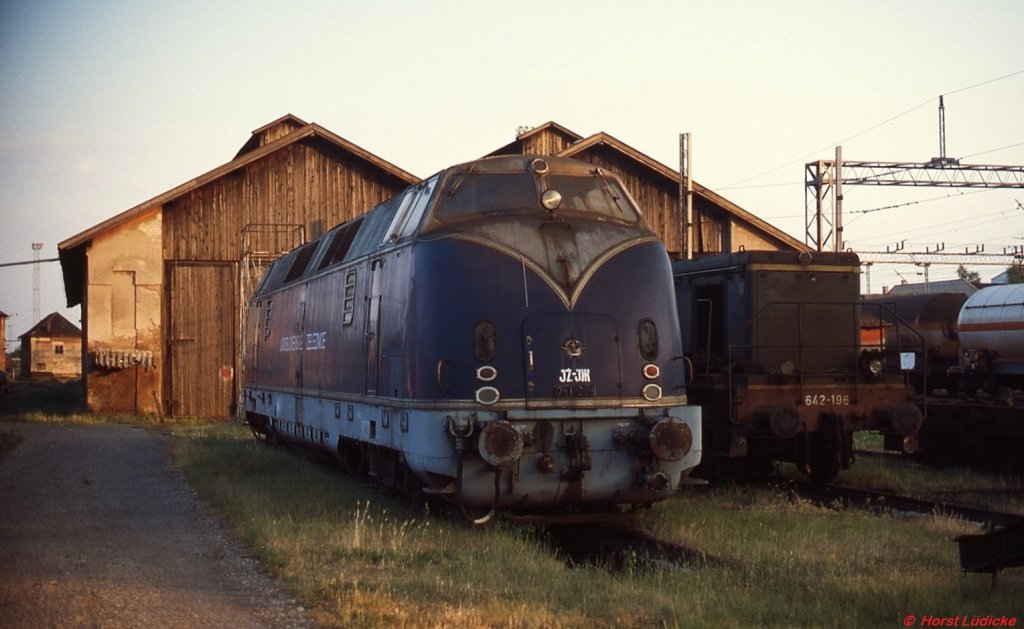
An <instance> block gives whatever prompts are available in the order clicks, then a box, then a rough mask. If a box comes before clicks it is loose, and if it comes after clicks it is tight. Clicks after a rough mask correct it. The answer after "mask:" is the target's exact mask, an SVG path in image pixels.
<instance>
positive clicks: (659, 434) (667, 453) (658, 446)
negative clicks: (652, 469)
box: [648, 417, 693, 461]
mask: <svg viewBox="0 0 1024 629" xmlns="http://www.w3.org/2000/svg"><path fill="white" fill-rule="evenodd" d="M648 441H649V443H650V444H651V450H652V451H653V452H654V456H656V457H658V458H659V459H661V460H662V461H678V460H679V459H681V458H683V457H684V456H686V455H687V454H689V453H690V449H691V448H692V447H693V432H692V431H691V430H690V426H689V425H687V424H686V422H684V421H683V420H681V419H677V418H675V417H666V418H664V419H662V420H660V421H659V422H658V423H657V424H655V425H654V428H652V429H651V435H650V438H649V439H648Z"/></svg>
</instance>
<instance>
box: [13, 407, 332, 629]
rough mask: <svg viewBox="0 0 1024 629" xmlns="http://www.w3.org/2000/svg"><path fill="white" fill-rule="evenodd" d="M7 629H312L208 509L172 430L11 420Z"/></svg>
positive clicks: (296, 605) (300, 610)
mask: <svg viewBox="0 0 1024 629" xmlns="http://www.w3.org/2000/svg"><path fill="white" fill-rule="evenodd" d="M0 432H4V433H15V434H18V435H21V436H23V437H24V441H22V443H21V444H20V445H19V446H18V447H17V448H15V449H14V451H13V452H11V453H9V454H8V456H7V457H6V458H5V459H4V460H3V461H2V462H0V627H83V626H86V627H93V626H95V627H143V626H145V627H171V626H173V627H182V626H186V627H199V626H202V627H212V626H216V627H307V626H312V623H311V621H310V620H309V618H308V617H307V616H306V614H305V613H304V610H302V608H301V607H299V606H298V604H297V603H296V602H295V601H294V600H292V599H291V598H289V597H288V596H287V595H285V594H284V593H283V592H282V591H281V589H280V588H279V587H278V586H277V584H276V583H275V582H274V581H273V580H272V579H271V578H270V577H268V576H267V575H265V574H263V573H262V572H261V571H260V568H259V565H258V564H257V562H256V561H255V560H253V559H252V558H250V557H248V556H246V554H245V553H244V551H243V549H242V548H241V546H240V545H239V544H238V543H237V541H236V540H234V539H233V538H232V537H231V536H230V535H228V534H227V533H226V532H225V531H224V530H223V528H222V527H221V525H220V524H219V523H218V521H217V520H216V519H215V518H213V517H211V515H210V514H209V513H208V512H207V511H206V510H205V509H204V508H203V507H202V506H201V505H199V504H198V503H197V501H196V499H195V497H194V496H193V495H192V493H191V491H190V490H189V488H188V487H187V486H186V484H185V482H184V480H183V479H182V478H181V476H180V475H179V474H178V473H176V472H175V471H174V470H173V469H172V468H171V466H170V464H169V463H168V461H167V456H166V451H165V447H164V439H165V437H163V436H162V435H159V434H157V433H154V432H149V431H146V430H142V429H139V428H132V427H127V426H51V425H39V424H19V423H6V422H0Z"/></svg>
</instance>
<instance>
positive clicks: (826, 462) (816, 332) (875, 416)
mask: <svg viewBox="0 0 1024 629" xmlns="http://www.w3.org/2000/svg"><path fill="white" fill-rule="evenodd" d="M673 273H674V276H675V287H676V294H677V300H678V307H679V319H680V325H681V328H682V334H683V341H684V344H686V346H687V348H688V350H689V353H688V354H687V355H688V357H689V359H690V361H691V363H692V373H693V376H692V382H690V383H688V386H687V393H688V395H689V400H690V402H691V403H694V404H699V405H701V406H702V407H703V425H704V430H703V436H704V459H705V462H706V463H707V465H706V467H708V468H709V469H710V470H711V471H713V472H714V471H718V472H723V473H737V472H741V471H744V472H745V471H748V470H750V469H754V470H757V469H763V468H765V467H767V466H770V465H772V462H773V461H783V462H792V463H795V464H796V465H797V466H798V467H799V468H800V469H801V470H802V471H803V472H804V473H806V474H807V475H808V476H809V477H810V478H811V480H812V481H814V482H816V483H818V484H827V483H828V482H831V481H832V480H833V479H834V478H835V477H836V475H837V474H838V473H839V470H840V469H846V468H849V466H850V464H851V463H852V461H853V445H852V442H853V439H852V436H853V433H854V432H856V431H865V430H870V431H878V432H881V433H882V434H883V435H885V436H886V442H887V444H888V445H895V447H898V448H900V449H903V448H907V449H913V448H914V447H915V443H916V438H917V434H918V431H919V430H920V428H921V422H922V418H923V417H922V413H921V410H920V409H919V408H918V407H917V406H916V405H915V404H914V390H913V387H912V386H910V383H909V381H908V378H909V376H908V373H907V371H906V369H902V368H901V367H906V365H903V366H901V365H898V364H897V365H896V366H895V367H892V366H890V365H888V364H887V363H886V362H885V361H883V360H880V359H879V358H878V357H876V356H874V355H872V354H870V353H867V352H864V351H862V347H861V342H860V335H861V316H860V310H859V297H860V268H859V259H858V258H857V256H856V254H853V253H828V252H813V253H812V252H806V251H805V252H796V251H741V252H736V253H726V254H719V255H712V256H705V257H701V258H697V259H694V260H682V261H677V262H675V263H673ZM908 353H909V352H908Z"/></svg>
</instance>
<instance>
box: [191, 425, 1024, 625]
mask: <svg viewBox="0 0 1024 629" xmlns="http://www.w3.org/2000/svg"><path fill="white" fill-rule="evenodd" d="M176 434H177V438H176V439H175V440H174V441H173V443H172V454H173V457H174V460H175V461H176V462H177V463H178V465H179V466H180V467H181V468H182V469H183V470H184V471H185V473H186V475H187V476H188V477H189V479H190V481H191V482H192V483H193V485H194V486H195V487H197V489H198V490H199V492H200V494H201V495H202V496H203V497H204V498H205V499H206V500H207V501H209V502H210V503H211V504H214V505H215V506H217V508H218V509H221V510H222V511H223V512H224V513H225V514H226V516H227V518H228V520H229V521H230V522H232V523H233V524H234V526H236V527H237V529H238V531H239V533H240V534H241V535H242V537H243V539H244V540H245V541H246V543H247V544H248V545H249V546H250V547H251V548H253V549H255V552H256V553H257V554H258V556H259V557H260V558H261V560H263V561H264V562H265V564H266V565H267V566H268V567H269V568H270V569H271V571H273V572H274V573H275V574H276V575H278V577H279V578H280V579H281V580H282V581H283V582H284V583H286V584H287V585H288V587H290V588H291V589H292V591H293V592H295V593H296V594H297V596H298V597H299V598H300V600H302V601H303V603H304V604H305V605H306V606H307V607H309V608H311V609H315V610H317V611H316V613H317V615H318V620H319V621H320V622H322V623H323V624H325V625H328V626H339V627H340V626H381V625H389V626H390V625H396V626H424V625H426V626H452V625H455V626H510V627H518V626H545V627H583V626H588V627H589V626H598V627H611V626H637V627H647V626H708V625H717V626H748V625H754V626H765V625H775V626H832V625H851V626H856V625H879V624H881V625H884V626H892V625H893V624H894V623H899V622H901V621H902V619H903V618H904V616H905V615H907V614H917V615H923V614H931V615H933V616H939V615H956V614H960V615H962V614H965V613H966V614H980V615H985V614H996V615H999V614H1005V615H1013V614H1018V615H1019V614H1021V613H1022V609H1021V603H1020V601H1021V600H1024V574H1022V572H1021V571H1019V570H1016V571H1015V570H1009V571H1006V572H1004V573H1003V574H1002V575H1001V576H1000V582H999V588H998V589H997V590H995V591H992V590H990V589H989V579H988V577H987V576H985V575H966V576H964V575H961V573H960V570H959V567H958V561H957V554H956V553H957V550H956V545H955V544H954V543H953V542H952V538H953V537H955V536H956V535H960V534H964V533H970V532H975V531H976V529H975V528H974V527H973V525H971V524H968V523H964V522H960V521H957V520H953V519H949V518H946V517H940V516H927V517H914V518H904V519H895V518H891V517H885V516H878V515H873V514H870V513H867V512H861V511H835V510H831V509H826V508H822V507H818V506H815V505H813V504H811V503H809V502H807V501H804V500H803V499H800V498H798V497H796V496H793V495H790V494H787V493H785V492H780V491H779V490H774V489H771V488H763V487H761V488H757V487H727V486H723V487H718V488H713V489H710V490H708V491H703V492H699V493H692V494H681V495H679V496H677V497H674V498H673V499H671V500H669V501H666V502H665V503H662V504H660V505H658V506H656V507H655V508H654V509H652V510H651V512H650V513H649V514H648V516H647V517H646V519H645V526H646V527H647V528H649V529H650V530H651V531H652V532H654V533H655V534H656V535H658V536H660V537H664V538H667V539H672V540H675V541H679V542H681V543H685V544H687V545H691V546H695V547H697V548H700V549H701V550H704V551H706V552H708V553H711V554H712V555H714V556H716V557H718V558H720V559H721V561H720V562H713V563H711V564H709V565H706V566H703V567H699V568H688V569H680V570H669V569H664V570H655V571H650V570H639V569H634V570H627V571H626V572H625V573H618V574H613V573H611V572H609V571H607V570H602V569H599V568H593V567H589V568H586V567H575V568H570V567H568V566H567V565H566V564H565V563H563V562H562V561H560V559H559V558H558V557H557V556H555V555H554V554H553V552H552V551H551V550H550V549H549V548H547V547H546V546H545V545H544V544H543V543H541V542H540V541H538V539H539V536H538V535H537V534H536V531H535V530H534V529H531V528H528V527H518V526H513V525H511V524H508V523H498V525H496V526H489V527H485V528H477V529H473V528H469V527H466V526H464V525H462V524H461V523H458V522H451V521H448V520H445V519H443V518H438V517H434V516H430V515H428V514H423V513H421V512H419V511H417V510H415V509H412V508H411V507H410V506H409V505H407V504H405V503H403V502H399V501H393V500H391V499H390V498H389V497H388V496H386V495H384V494H382V493H381V492H379V491H377V490H375V489H372V488H366V487H363V486H361V485H359V484H357V483H355V482H353V481H352V480H351V479H349V478H347V477H345V476H342V475H340V474H338V473H335V472H333V471H332V470H331V469H329V468H326V467H324V466H321V465H317V464H314V463H311V462H309V461H307V460H305V459H303V458H300V457H298V456H296V455H294V454H292V453H290V452H288V451H286V450H283V449H279V448H271V447H267V446H264V445H262V444H259V443H256V442H255V441H253V440H252V439H251V437H250V436H249V435H248V434H247V433H246V432H245V431H244V430H243V429H242V428H240V427H238V426H228V425H222V426H214V427H206V428H193V429H187V430H182V431H176Z"/></svg>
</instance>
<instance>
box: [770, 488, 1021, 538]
mask: <svg viewBox="0 0 1024 629" xmlns="http://www.w3.org/2000/svg"><path fill="white" fill-rule="evenodd" d="M786 482H787V483H789V484H791V485H792V486H793V487H794V489H795V490H796V491H798V492H799V493H800V495H802V496H804V497H806V498H808V499H811V500H813V501H815V502H817V503H819V504H822V505H831V504H835V503H836V502H837V501H839V502H841V503H842V504H844V505H850V506H856V507H866V508H871V509H881V510H887V511H902V512H911V513H922V514H941V515H947V516H952V517H957V518H961V519H963V520H968V521H971V522H977V523H979V524H982V525H984V526H986V527H989V528H992V527H999V526H1011V525H1013V524H1019V523H1022V522H1024V515H1021V514H1019V513H1010V512H1006V511H993V510H991V509H982V508H980V507H972V506H968V505H962V504H957V503H954V502H946V501H938V500H927V499H922V498H913V497H911V496H903V495H900V494H893V493H888V492H883V491H874V490H868V489H858V488H855V487H845V486H842V485H830V486H828V487H826V488H825V489H823V490H822V489H815V488H814V487H813V486H812V485H811V483H808V482H800V481H786Z"/></svg>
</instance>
